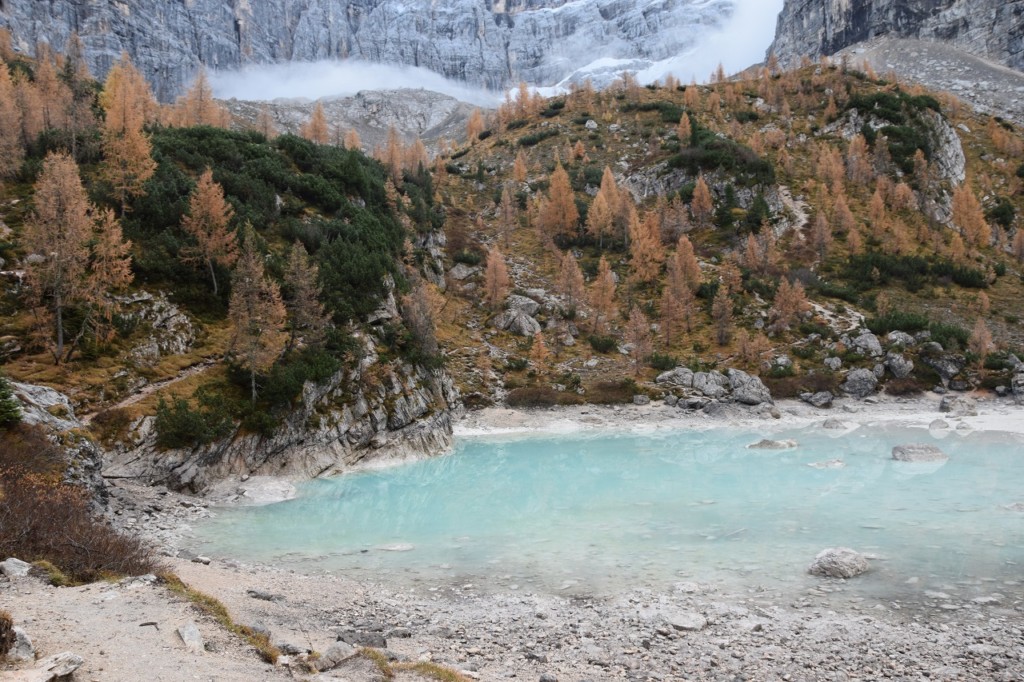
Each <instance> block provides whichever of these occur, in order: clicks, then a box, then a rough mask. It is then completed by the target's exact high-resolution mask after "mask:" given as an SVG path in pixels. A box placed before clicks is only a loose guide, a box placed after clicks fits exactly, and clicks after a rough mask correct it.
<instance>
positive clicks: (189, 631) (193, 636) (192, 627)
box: [178, 621, 206, 654]
mask: <svg viewBox="0 0 1024 682" xmlns="http://www.w3.org/2000/svg"><path fill="white" fill-rule="evenodd" d="M178 636H179V637H181V641H182V642H183V643H184V644H185V650H186V651H188V652H189V653H192V654H201V653H203V651H204V650H205V649H206V642H204V641H203V636H202V635H201V634H200V633H199V626H198V625H196V624H195V623H193V622H192V621H188V622H187V623H185V624H184V625H181V626H179V627H178Z"/></svg>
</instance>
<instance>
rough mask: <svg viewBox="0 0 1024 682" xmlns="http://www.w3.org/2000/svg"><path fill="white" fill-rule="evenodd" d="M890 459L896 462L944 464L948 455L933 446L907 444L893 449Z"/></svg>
mask: <svg viewBox="0 0 1024 682" xmlns="http://www.w3.org/2000/svg"><path fill="white" fill-rule="evenodd" d="M892 458H893V459H894V460H896V461H897V462H945V461H946V460H947V459H949V455H947V454H946V453H945V452H943V451H942V450H940V449H938V448H937V447H935V446H934V445H928V444H927V443H908V444H906V445H897V446H896V447H894V448H893V449H892Z"/></svg>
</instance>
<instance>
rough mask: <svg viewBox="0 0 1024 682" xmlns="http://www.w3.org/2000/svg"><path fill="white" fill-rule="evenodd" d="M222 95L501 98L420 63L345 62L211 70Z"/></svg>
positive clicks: (487, 103)
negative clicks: (419, 93)
mask: <svg viewBox="0 0 1024 682" xmlns="http://www.w3.org/2000/svg"><path fill="white" fill-rule="evenodd" d="M210 85H211V86H212V87H213V92H214V95H215V96H216V97H218V98H220V99H232V98H234V99H240V100H258V101H264V100H275V99H305V100H317V99H329V98H333V97H350V96H352V95H355V94H356V93H357V92H359V91H360V90H401V89H415V90H432V91H434V92H440V93H443V94H445V95H449V96H451V97H454V98H456V99H458V100H461V101H463V102H468V103H470V104H475V105H477V106H481V107H495V106H497V105H498V104H499V102H500V101H501V98H502V96H503V95H502V94H501V93H495V92H493V91H490V90H485V89H483V88H475V87H473V86H471V85H467V84H466V83H462V82H460V81H455V80H452V79H450V78H445V77H444V76H442V75H440V74H438V73H435V72H433V71H430V70H428V69H424V68H421V67H416V66H398V65H393V64H374V63H372V62H364V61H360V60H357V59H347V60H345V61H319V62H291V63H288V64H257V65H252V66H247V67H245V68H242V69H239V70H237V71H215V72H213V73H211V74H210Z"/></svg>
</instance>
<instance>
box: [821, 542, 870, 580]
mask: <svg viewBox="0 0 1024 682" xmlns="http://www.w3.org/2000/svg"><path fill="white" fill-rule="evenodd" d="M870 569H871V566H870V564H868V560H867V558H866V557H865V556H864V555H863V554H861V553H860V552H856V551H854V550H852V549H850V548H849V547H831V548H829V549H824V550H822V551H821V552H819V553H818V555H817V556H816V557H814V561H813V562H812V563H811V565H810V566H809V567H808V568H807V572H808V573H810V574H811V575H817V576H821V577H823V578H843V579H849V578H854V577H856V576H858V575H860V574H861V573H867V572H868V571H869V570H870Z"/></svg>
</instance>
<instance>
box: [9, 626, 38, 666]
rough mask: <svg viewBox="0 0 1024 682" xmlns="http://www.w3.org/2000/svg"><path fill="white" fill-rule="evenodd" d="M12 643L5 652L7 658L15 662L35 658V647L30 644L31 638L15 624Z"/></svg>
mask: <svg viewBox="0 0 1024 682" xmlns="http://www.w3.org/2000/svg"><path fill="white" fill-rule="evenodd" d="M13 630H14V644H12V645H11V649H10V651H8V652H7V660H9V661H14V662H15V663H27V662H29V661H34V660H36V648H35V647H34V646H32V638H31V637H29V636H28V633H27V632H25V631H24V630H22V629H21V628H19V627H17V626H15V627H14V628H13Z"/></svg>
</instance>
